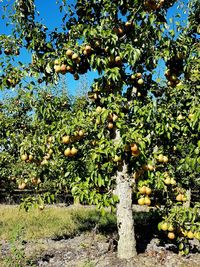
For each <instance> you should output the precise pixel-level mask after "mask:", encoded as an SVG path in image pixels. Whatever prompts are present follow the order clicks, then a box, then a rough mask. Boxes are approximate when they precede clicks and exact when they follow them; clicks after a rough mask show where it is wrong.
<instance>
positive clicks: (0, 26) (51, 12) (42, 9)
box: [0, 0, 188, 94]
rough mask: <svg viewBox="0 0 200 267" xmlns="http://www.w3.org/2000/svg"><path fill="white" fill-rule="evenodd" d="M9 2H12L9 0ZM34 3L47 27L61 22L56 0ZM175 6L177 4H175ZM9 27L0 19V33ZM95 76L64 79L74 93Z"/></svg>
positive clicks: (171, 12)
mask: <svg viewBox="0 0 200 267" xmlns="http://www.w3.org/2000/svg"><path fill="white" fill-rule="evenodd" d="M60 1H61V0H60ZM7 2H8V0H0V17H1V16H2V14H3V10H2V6H3V5H5V4H6V3H7ZM9 2H13V0H10V1H9ZM183 2H184V3H188V1H186V0H184V1H183ZM68 3H74V1H72V0H69V1H68ZM35 5H36V7H37V9H38V11H39V13H40V17H41V18H43V22H44V24H46V25H47V26H48V28H49V29H53V28H55V27H59V26H60V22H61V14H60V12H59V8H58V5H56V0H35ZM176 6H177V5H176ZM176 6H175V7H172V8H170V10H169V12H168V16H167V18H168V20H169V19H170V18H171V17H173V16H174V15H175V12H176ZM186 17H187V16H186V14H184V13H183V12H182V14H181V18H180V19H179V20H180V23H181V24H182V23H183V20H184V19H186ZM10 33H11V27H6V20H1V23H0V34H10ZM19 59H20V60H21V61H25V62H30V59H31V55H30V54H27V53H26V51H22V52H21V54H20V58H19ZM162 68H163V64H160V67H159V68H158V73H159V71H160V70H161V69H162ZM95 77H97V73H95V72H92V73H88V74H86V75H85V77H84V78H83V79H82V78H81V79H80V80H79V81H74V79H73V76H72V75H70V74H67V75H66V81H67V85H68V90H69V93H70V94H76V92H77V90H78V89H79V88H80V87H81V84H82V82H83V81H85V80H87V81H88V84H89V85H90V84H91V83H92V81H93V79H94V78H95Z"/></svg>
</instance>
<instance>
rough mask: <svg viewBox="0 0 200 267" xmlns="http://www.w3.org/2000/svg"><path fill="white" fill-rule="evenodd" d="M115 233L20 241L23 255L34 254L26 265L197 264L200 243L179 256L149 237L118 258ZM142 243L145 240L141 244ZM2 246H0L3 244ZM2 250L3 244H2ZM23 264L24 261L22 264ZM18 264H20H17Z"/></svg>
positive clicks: (173, 266)
mask: <svg viewBox="0 0 200 267" xmlns="http://www.w3.org/2000/svg"><path fill="white" fill-rule="evenodd" d="M115 238H116V236H115V235H114V234H113V235H112V236H109V238H108V237H106V236H104V235H102V234H96V233H94V232H88V233H83V234H81V235H79V236H76V237H73V238H68V239H59V240H53V239H42V240H39V241H37V243H34V242H28V243H26V244H25V245H24V247H25V253H26V255H27V256H29V257H31V258H34V260H33V261H32V263H31V264H28V265H26V266H27V267H28V266H37V267H45V266H48V267H94V266H95V267H146V266H148V267H161V266H162V267H199V266H200V253H199V252H200V244H199V243H197V244H196V246H195V247H196V250H193V253H191V254H189V255H188V256H187V257H183V256H180V255H178V254H177V253H174V252H173V250H174V245H173V244H165V245H160V244H159V240H158V239H157V238H153V239H152V240H151V241H150V242H149V244H148V245H147V246H146V249H145V251H144V252H142V253H138V255H137V256H136V257H134V258H133V259H131V260H129V261H126V260H119V259H118V258H117V253H116V244H117V242H116V239H115ZM143 245H144V246H145V244H143ZM3 247H4V248H3ZM2 249H4V252H5V250H6V244H2ZM23 266H24V265H23ZM20 267H21V266H20Z"/></svg>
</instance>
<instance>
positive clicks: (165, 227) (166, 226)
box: [158, 221, 176, 240]
mask: <svg viewBox="0 0 200 267" xmlns="http://www.w3.org/2000/svg"><path fill="white" fill-rule="evenodd" d="M158 228H159V229H160V230H162V231H165V232H166V231H167V237H168V238H169V239H171V240H172V239H174V238H175V237H176V236H175V233H174V231H175V227H174V226H173V224H172V223H168V222H166V221H162V222H160V223H159V224H158Z"/></svg>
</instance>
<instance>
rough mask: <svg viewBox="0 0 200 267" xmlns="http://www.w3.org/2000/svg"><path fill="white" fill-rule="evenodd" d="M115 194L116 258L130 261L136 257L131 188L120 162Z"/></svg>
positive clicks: (118, 138)
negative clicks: (117, 236)
mask: <svg viewBox="0 0 200 267" xmlns="http://www.w3.org/2000/svg"><path fill="white" fill-rule="evenodd" d="M119 140H120V135H119V132H117V133H116V137H115V142H118V141H119ZM116 194H117V195H118V198H119V203H118V204H117V227H118V235H119V241H118V248H117V249H118V251H117V253H118V258H120V259H130V258H133V257H134V256H136V254H137V252H136V240H135V233H134V220H133V211H132V188H131V181H130V175H129V174H128V166H127V164H126V163H125V161H123V162H122V164H121V166H120V168H118V171H117V173H116Z"/></svg>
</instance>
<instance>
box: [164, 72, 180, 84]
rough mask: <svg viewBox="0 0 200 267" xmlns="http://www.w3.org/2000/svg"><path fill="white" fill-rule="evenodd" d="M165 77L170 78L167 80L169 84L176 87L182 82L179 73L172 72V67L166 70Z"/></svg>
mask: <svg viewBox="0 0 200 267" xmlns="http://www.w3.org/2000/svg"><path fill="white" fill-rule="evenodd" d="M165 77H166V78H167V80H168V82H167V85H168V86H171V87H176V86H177V84H179V83H180V80H179V79H178V77H177V75H176V74H175V73H172V72H171V70H170V69H167V70H166V72H165Z"/></svg>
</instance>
